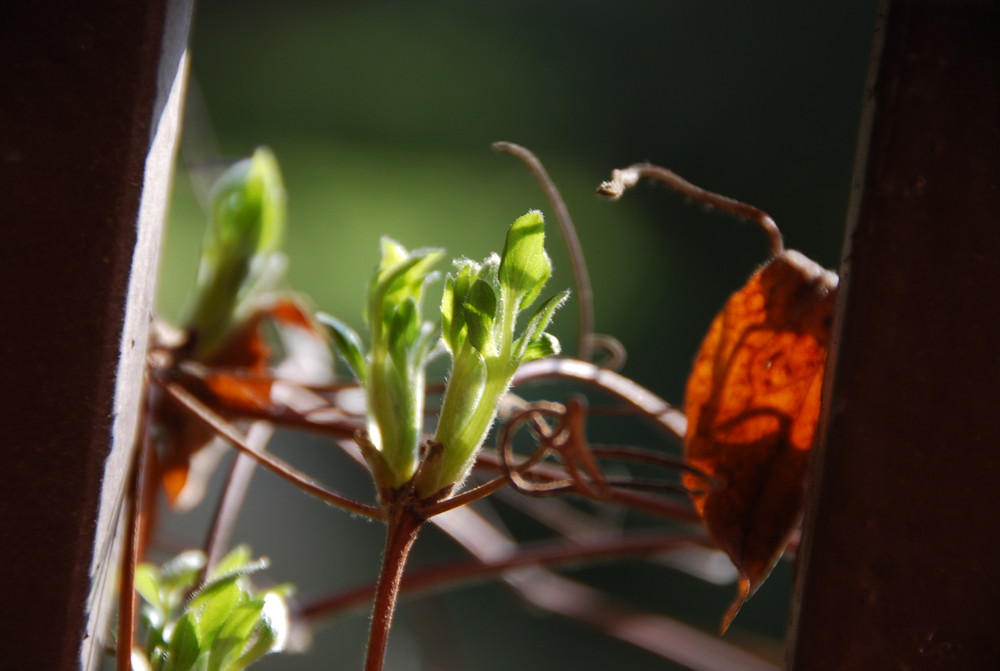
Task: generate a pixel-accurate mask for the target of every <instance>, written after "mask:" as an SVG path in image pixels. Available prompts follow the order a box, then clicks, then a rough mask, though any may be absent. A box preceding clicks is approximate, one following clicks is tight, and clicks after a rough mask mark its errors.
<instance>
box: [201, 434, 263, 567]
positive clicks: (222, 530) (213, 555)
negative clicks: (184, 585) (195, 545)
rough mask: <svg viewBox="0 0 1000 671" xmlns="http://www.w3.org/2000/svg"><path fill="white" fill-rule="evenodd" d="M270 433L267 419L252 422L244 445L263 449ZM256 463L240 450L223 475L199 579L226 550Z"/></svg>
mask: <svg viewBox="0 0 1000 671" xmlns="http://www.w3.org/2000/svg"><path fill="white" fill-rule="evenodd" d="M273 433H274V429H273V427H272V426H271V425H270V424H269V423H268V422H254V423H253V424H251V425H250V428H249V429H248V430H247V446H248V447H250V448H251V449H254V450H255V451H258V452H260V451H263V450H264V449H265V447H266V446H267V443H268V441H270V439H271V436H272V435H273ZM256 465H257V464H256V462H255V461H254V460H253V459H252V458H251V457H249V456H248V455H246V454H244V453H242V452H240V453H238V454H237V455H236V458H235V459H234V460H233V464H232V466H231V467H230V469H229V473H227V474H226V482H225V484H224V485H223V487H222V495H221V496H220V497H219V503H218V506H217V507H216V509H215V514H214V515H213V516H212V522H211V524H210V526H209V532H208V534H207V536H206V538H205V566H204V567H203V568H202V581H204V580H205V578H206V577H207V576H208V574H209V573H211V571H212V569H214V568H215V565H216V564H217V563H218V562H219V560H220V559H222V557H223V556H224V555H225V553H226V550H227V549H228V546H229V541H230V539H231V538H232V535H233V529H234V528H235V526H236V520H237V518H238V517H239V512H240V509H241V508H242V507H243V501H244V499H245V498H246V493H247V489H249V487H250V480H251V479H252V478H253V472H254V468H255V467H256Z"/></svg>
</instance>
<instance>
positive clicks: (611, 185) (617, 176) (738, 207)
mask: <svg viewBox="0 0 1000 671" xmlns="http://www.w3.org/2000/svg"><path fill="white" fill-rule="evenodd" d="M643 177H646V178H648V179H655V180H657V181H658V182H662V183H663V184H666V185H667V186H669V187H670V188H671V189H673V190H674V191H677V192H679V193H681V194H683V195H684V196H687V197H688V198H690V199H691V200H694V201H697V202H699V203H701V204H703V205H707V206H709V207H714V208H715V209H718V210H722V211H723V212H729V213H730V214H735V215H736V216H737V217H743V218H744V219H749V220H750V221H753V222H756V223H757V224H758V225H760V227H761V228H763V229H764V232H765V233H767V237H768V240H769V241H770V243H771V254H772V255H773V256H778V255H779V254H781V253H782V252H784V251H785V245H784V242H782V240H781V231H779V230H778V225H777V224H775V223H774V219H772V218H771V216H770V215H769V214H768V213H767V212H764V211H763V210H761V209H758V208H756V207H754V206H753V205H748V204H746V203H742V202H740V201H738V200H735V199H733V198H730V197H728V196H723V195H721V194H718V193H713V192H712V191H708V190H706V189H703V188H701V187H700V186H695V185H694V184H692V183H691V182H689V181H687V180H686V179H684V178H683V177H681V176H680V175H678V174H677V173H675V172H673V171H671V170H667V169H666V168H661V167H660V166H658V165H653V164H652V163H636V164H635V165H632V166H629V167H628V168H622V169H620V170H612V171H611V179H610V180H609V181H607V182H602V183H601V185H600V186H598V187H597V193H598V195H601V196H604V197H606V198H609V199H611V200H618V199H619V198H621V197H622V194H624V193H625V192H626V191H627V190H628V189H630V188H632V187H633V186H635V185H636V184H637V183H638V182H639V180H640V179H642V178H643Z"/></svg>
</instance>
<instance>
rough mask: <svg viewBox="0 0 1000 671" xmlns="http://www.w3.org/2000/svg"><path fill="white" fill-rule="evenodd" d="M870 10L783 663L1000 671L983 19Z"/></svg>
mask: <svg viewBox="0 0 1000 671" xmlns="http://www.w3.org/2000/svg"><path fill="white" fill-rule="evenodd" d="M884 6H885V7H886V8H887V9H885V10H884V11H883V17H884V23H883V25H882V30H881V38H882V39H884V48H883V49H882V50H881V55H880V58H879V60H878V72H877V77H876V78H875V79H874V80H873V82H874V84H873V86H872V88H871V90H870V91H869V97H870V99H869V114H870V115H871V116H870V119H869V120H870V121H871V123H870V124H869V127H870V129H871V135H870V142H868V141H867V137H864V138H863V139H862V147H861V149H862V153H863V154H866V155H867V161H865V160H864V159H863V158H862V160H860V161H859V166H860V168H859V170H858V172H857V178H856V188H857V193H856V194H855V202H854V207H853V212H854V221H853V222H849V226H850V230H849V239H848V251H847V254H846V259H847V260H846V261H845V264H844V267H843V271H844V272H843V277H844V283H843V285H842V291H843V292H844V294H843V295H842V296H841V298H842V300H843V305H842V306H841V308H842V310H841V313H840V315H839V318H840V319H839V324H840V329H839V334H838V339H839V348H837V349H838V354H837V355H836V360H835V361H833V362H832V366H831V368H830V369H831V370H832V371H833V372H834V374H833V376H832V378H831V379H830V380H828V389H827V391H828V393H827V396H826V398H827V402H826V408H827V416H826V417H825V420H824V421H825V425H826V430H825V443H824V444H823V445H821V446H820V449H819V451H818V455H817V456H818V457H819V458H818V459H817V463H816V464H815V465H816V467H817V468H816V469H815V471H814V472H815V473H816V478H815V482H814V486H813V490H812V491H813V496H812V501H811V502H810V508H809V511H808V513H807V519H806V526H805V529H804V534H803V538H804V544H803V547H802V549H801V552H800V559H799V561H800V565H799V576H798V577H799V580H798V586H797V602H796V607H795V621H794V622H793V644H792V648H791V650H790V657H789V659H790V667H791V668H793V669H801V670H802V671H807V670H808V671H823V670H826V669H852V670H853V669H921V670H924V669H987V668H990V669H993V668H1000V637H998V636H997V632H996V625H997V616H996V607H997V604H998V603H1000V583H998V582H997V580H996V575H995V573H996V571H997V569H998V568H1000V543H998V542H997V538H998V537H1000V515H998V514H997V504H996V494H995V492H996V487H997V483H998V482H1000V449H998V447H1000V422H998V421H997V409H996V405H997V398H998V396H997V383H998V380H1000V352H998V349H997V341H998V335H1000V300H998V299H997V296H998V295H1000V226H998V225H997V222H998V218H997V212H998V211H1000V188H998V184H1000V133H998V131H997V128H998V122H1000V49H998V48H997V42H996V37H997V35H998V34H1000V6H998V5H997V3H995V2H984V1H972V0H968V1H961V2H934V1H932V0H894V1H893V2H891V3H884ZM863 135H864V134H863Z"/></svg>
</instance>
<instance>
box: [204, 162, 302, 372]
mask: <svg viewBox="0 0 1000 671" xmlns="http://www.w3.org/2000/svg"><path fill="white" fill-rule="evenodd" d="M211 200H212V206H211V222H210V225H209V228H208V231H207V232H206V234H205V240H204V243H203V244H202V251H201V262H200V264H199V267H198V279H197V281H196V284H195V294H194V301H193V304H192V307H191V310H190V316H189V317H188V320H187V324H186V326H187V328H188V329H189V330H190V331H191V332H192V333H193V334H194V336H195V338H196V347H195V352H194V356H195V358H198V359H204V358H207V357H208V356H210V355H211V354H212V352H213V351H214V349H215V348H216V347H218V346H219V345H220V344H221V342H222V340H223V338H224V337H225V335H226V333H227V332H228V331H229V330H230V329H231V328H232V326H233V325H234V323H235V322H238V321H240V320H242V319H244V318H246V317H247V316H249V315H250V313H251V312H252V311H253V309H254V301H255V299H256V298H257V297H258V296H259V295H260V294H261V293H262V292H267V291H271V290H273V289H275V288H276V286H277V285H278V284H279V283H280V282H281V281H282V280H283V279H284V271H285V266H286V265H287V261H286V259H285V256H284V254H283V253H282V252H281V245H282V241H283V239H284V234H285V200H286V197H285V188H284V184H283V183H282V179H281V172H280V171H279V170H278V163H277V161H276V160H275V158H274V155H273V154H272V153H271V152H270V150H268V149H263V148H262V149H258V150H257V151H256V152H254V155H253V156H252V157H251V158H249V159H246V160H243V161H239V162H238V163H236V164H234V165H233V166H232V167H231V168H229V170H227V171H226V172H225V173H224V174H223V175H222V177H220V178H219V180H218V181H217V182H216V184H215V186H214V187H213V188H212V193H211Z"/></svg>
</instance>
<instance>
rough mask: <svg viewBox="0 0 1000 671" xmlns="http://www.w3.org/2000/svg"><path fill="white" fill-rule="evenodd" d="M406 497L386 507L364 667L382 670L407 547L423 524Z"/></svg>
mask: <svg viewBox="0 0 1000 671" xmlns="http://www.w3.org/2000/svg"><path fill="white" fill-rule="evenodd" d="M410 501H411V500H410V498H409V497H408V496H405V495H404V496H401V497H399V498H397V499H396V500H395V501H394V502H392V503H391V504H390V507H389V523H388V528H387V529H386V539H385V554H384V555H382V569H381V571H380V572H379V577H378V585H377V587H376V590H375V600H374V603H373V605H372V617H371V628H370V629H369V630H368V649H367V651H366V653H365V655H366V656H365V671H382V665H383V664H384V662H385V652H386V648H387V646H388V643H389V630H390V629H391V627H392V620H393V616H394V615H395V612H396V601H397V598H398V596H399V586H400V582H401V581H402V578H403V569H404V568H405V567H406V560H407V558H408V557H409V554H410V549H411V548H412V547H413V543H414V541H416V540H417V534H418V533H419V531H420V527H421V526H423V524H424V518H423V517H421V516H420V515H418V514H417V513H416V512H415V511H414V510H413V508H412V507H411V506H410Z"/></svg>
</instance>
